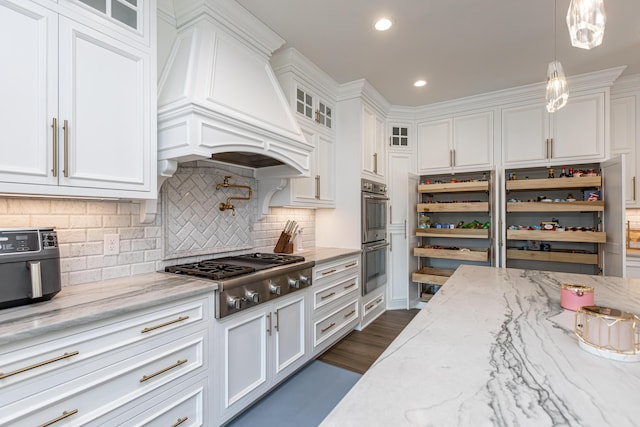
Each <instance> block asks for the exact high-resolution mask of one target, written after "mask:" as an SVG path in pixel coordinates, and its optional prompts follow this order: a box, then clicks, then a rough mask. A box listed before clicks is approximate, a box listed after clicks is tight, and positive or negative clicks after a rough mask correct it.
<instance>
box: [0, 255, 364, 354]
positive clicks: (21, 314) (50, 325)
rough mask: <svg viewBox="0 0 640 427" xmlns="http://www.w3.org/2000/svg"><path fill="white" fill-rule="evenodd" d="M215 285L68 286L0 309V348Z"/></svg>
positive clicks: (128, 281) (153, 276)
mask: <svg viewBox="0 0 640 427" xmlns="http://www.w3.org/2000/svg"><path fill="white" fill-rule="evenodd" d="M359 253H360V249H342V248H309V249H307V250H305V251H302V252H296V253H295V255H302V256H304V257H305V259H306V260H308V261H315V262H316V263H319V262H325V261H330V260H333V259H337V258H340V257H342V256H347V255H353V254H359ZM217 288H218V285H217V283H216V282H213V281H211V280H206V279H196V278H190V277H185V276H182V275H173V274H166V273H150V274H141V275H137V276H131V277H124V278H119V279H111V280H105V281H102V282H94V283H87V284H84V285H75V286H65V287H63V288H62V291H60V293H58V294H57V295H56V296H54V297H53V299H51V300H50V301H45V302H41V303H37V304H31V305H24V306H20V307H14V308H6V309H2V310H0V346H1V345H3V344H5V343H8V342H11V341H16V340H22V339H27V338H32V337H36V336H40V335H44V334H47V333H49V332H53V331H59V330H64V329H67V328H69V327H73V326H76V325H79V324H84V323H87V322H91V321H95V320H101V319H107V318H110V317H114V316H118V315H121V314H126V313H130V312H133V311H137V310H140V309H144V308H147V307H153V306H155V305H160V304H163V303H166V302H170V301H174V300H175V299H176V298H187V297H190V296H194V295H199V294H204V293H207V292H213V291H215V290H216V289H217Z"/></svg>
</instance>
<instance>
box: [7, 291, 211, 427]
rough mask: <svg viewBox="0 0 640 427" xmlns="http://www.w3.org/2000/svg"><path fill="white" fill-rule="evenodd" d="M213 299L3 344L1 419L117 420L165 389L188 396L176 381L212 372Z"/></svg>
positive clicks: (204, 413) (205, 415)
mask: <svg viewBox="0 0 640 427" xmlns="http://www.w3.org/2000/svg"><path fill="white" fill-rule="evenodd" d="M212 306H213V295H211V296H210V297H206V296H205V297H194V298H187V299H180V300H178V301H175V302H173V303H170V304H164V305H161V306H158V307H155V308H152V309H146V310H140V311H135V312H133V313H129V314H127V315H122V316H118V317H114V318H111V319H108V320H102V321H96V322H89V323H87V324H85V325H81V326H77V327H74V328H72V329H69V330H65V331H63V332H59V333H53V334H49V335H47V336H45V337H39V338H36V339H27V340H25V341H24V342H15V343H11V344H9V345H5V346H3V348H2V349H1V350H0V372H2V374H0V387H1V388H2V390H3V392H2V393H0V425H49V424H46V423H47V422H51V421H52V420H55V419H60V420H62V419H64V420H65V422H67V424H65V425H85V424H92V425H104V424H105V423H106V424H107V425H115V424H113V423H110V421H109V420H111V419H112V418H114V417H118V416H120V415H121V414H124V413H127V414H128V417H129V418H130V417H133V416H135V415H137V414H138V413H140V411H141V410H142V409H141V408H144V407H146V403H147V402H149V401H152V400H153V399H156V398H157V397H158V396H161V395H162V396H164V398H170V399H172V400H173V401H179V400H181V399H182V398H184V397H185V395H184V394H183V390H182V389H180V388H176V386H177V384H180V383H182V382H183V381H186V380H191V379H194V378H196V377H197V378H200V379H202V378H207V377H208V376H209V366H210V365H209V364H210V362H209V360H210V359H211V357H212V356H211V355H210V350H209V348H210V333H211V331H210V328H209V322H210V321H211V317H212V313H211V312H210V307H212ZM203 387H204V389H203V393H204V394H206V393H208V391H207V385H206V382H205V383H204V385H203ZM209 408H210V405H205V406H203V407H201V414H200V417H201V418H202V419H203V420H205V421H207V420H209V419H210V418H209V417H210V416H211V414H210V409H209ZM205 424H207V422H205Z"/></svg>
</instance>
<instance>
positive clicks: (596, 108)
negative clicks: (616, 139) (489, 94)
mask: <svg viewBox="0 0 640 427" xmlns="http://www.w3.org/2000/svg"><path fill="white" fill-rule="evenodd" d="M502 152H503V163H504V166H505V167H514V166H529V165H531V166H544V165H561V164H564V163H567V164H570V163H573V164H575V163H578V162H583V161H590V162H591V161H601V160H604V157H605V92H596V93H590V94H581V95H571V96H570V97H569V101H568V102H567V105H566V106H565V107H564V108H562V109H561V110H559V111H557V112H555V113H553V114H549V113H548V112H547V110H546V108H545V106H544V103H543V102H542V101H540V102H536V103H530V102H529V103H526V104H520V105H514V106H510V107H504V108H502Z"/></svg>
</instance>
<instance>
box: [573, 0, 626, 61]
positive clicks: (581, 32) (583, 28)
mask: <svg viewBox="0 0 640 427" xmlns="http://www.w3.org/2000/svg"><path fill="white" fill-rule="evenodd" d="M627 1H628V0H627ZM606 21H607V17H606V15H605V13H604V0H571V4H570V5H569V11H568V12H567V27H569V35H570V36H571V44H572V45H573V46H575V47H579V48H582V49H591V48H594V47H596V46H599V45H600V44H601V43H602V37H603V36H604V25H605V23H606Z"/></svg>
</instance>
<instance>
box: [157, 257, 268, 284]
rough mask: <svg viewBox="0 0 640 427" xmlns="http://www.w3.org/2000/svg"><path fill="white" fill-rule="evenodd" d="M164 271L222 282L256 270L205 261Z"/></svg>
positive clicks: (167, 268)
mask: <svg viewBox="0 0 640 427" xmlns="http://www.w3.org/2000/svg"><path fill="white" fill-rule="evenodd" d="M164 271H166V272H169V273H178V274H189V275H192V276H197V277H204V278H208V279H213V280H222V279H228V278H230V277H235V276H241V275H243V274H249V273H253V272H254V271H256V269H255V268H252V267H248V266H245V265H231V264H225V263H220V262H215V261H213V260H206V261H201V262H194V263H190V264H181V265H174V266H170V267H165V269H164Z"/></svg>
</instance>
